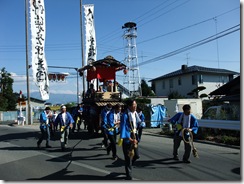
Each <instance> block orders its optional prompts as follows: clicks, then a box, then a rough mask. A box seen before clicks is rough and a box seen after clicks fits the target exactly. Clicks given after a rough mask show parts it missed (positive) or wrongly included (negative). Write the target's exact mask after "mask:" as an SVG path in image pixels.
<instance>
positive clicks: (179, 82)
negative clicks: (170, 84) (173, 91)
mask: <svg viewBox="0 0 244 184" xmlns="http://www.w3.org/2000/svg"><path fill="white" fill-rule="evenodd" d="M178 85H179V86H181V77H179V78H178Z"/></svg>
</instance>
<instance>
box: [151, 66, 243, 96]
mask: <svg viewBox="0 0 244 184" xmlns="http://www.w3.org/2000/svg"><path fill="white" fill-rule="evenodd" d="M238 74H239V73H237V72H234V71H230V70H226V69H216V68H207V67H202V66H196V65H194V66H190V67H188V66H187V65H182V66H181V69H179V70H176V71H174V72H171V73H168V74H166V75H163V76H160V77H157V78H155V79H152V80H150V81H149V82H151V83H152V85H151V86H152V90H154V92H155V94H156V95H157V96H169V95H170V94H171V93H172V92H178V94H179V95H181V96H183V97H187V98H192V97H197V98H198V97H201V95H204V94H206V97H207V95H208V94H209V93H210V92H212V91H213V90H215V89H217V88H218V87H219V86H222V85H223V84H225V83H227V82H229V81H231V80H232V79H233V78H234V76H235V75H238Z"/></svg>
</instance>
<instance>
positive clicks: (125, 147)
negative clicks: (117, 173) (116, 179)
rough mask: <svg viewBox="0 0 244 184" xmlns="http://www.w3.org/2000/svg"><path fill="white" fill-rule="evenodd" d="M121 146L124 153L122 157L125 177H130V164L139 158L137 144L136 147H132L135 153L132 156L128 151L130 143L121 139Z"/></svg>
mask: <svg viewBox="0 0 244 184" xmlns="http://www.w3.org/2000/svg"><path fill="white" fill-rule="evenodd" d="M122 147H123V153H124V158H125V173H126V177H127V178H132V164H133V163H134V162H135V161H136V160H137V159H138V158H140V156H139V149H138V145H137V148H135V149H134V152H135V154H134V157H133V158H131V157H129V152H130V149H131V143H127V142H126V141H123V144H122Z"/></svg>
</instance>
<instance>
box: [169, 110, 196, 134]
mask: <svg viewBox="0 0 244 184" xmlns="http://www.w3.org/2000/svg"><path fill="white" fill-rule="evenodd" d="M182 114H183V112H178V113H177V114H176V115H174V116H173V117H172V118H170V119H169V121H170V122H171V123H172V124H173V125H175V124H181V123H182V122H178V121H179V119H180V117H181V115H182ZM190 128H191V129H192V132H193V133H194V134H197V131H198V121H197V118H196V117H195V116H194V115H193V114H191V120H190Z"/></svg>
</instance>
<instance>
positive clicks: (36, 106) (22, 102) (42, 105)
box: [16, 97, 46, 109]
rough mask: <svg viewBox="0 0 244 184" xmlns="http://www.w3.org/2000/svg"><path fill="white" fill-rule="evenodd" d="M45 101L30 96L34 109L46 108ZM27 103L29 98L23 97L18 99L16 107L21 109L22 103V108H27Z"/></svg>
mask: <svg viewBox="0 0 244 184" xmlns="http://www.w3.org/2000/svg"><path fill="white" fill-rule="evenodd" d="M45 102H46V101H43V100H40V99H37V98H32V97H30V106H31V107H32V108H34V109H44V108H45ZM27 103H28V102H27V98H23V100H18V103H17V105H16V108H17V109H20V105H21V106H22V109H25V108H26V105H27Z"/></svg>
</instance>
